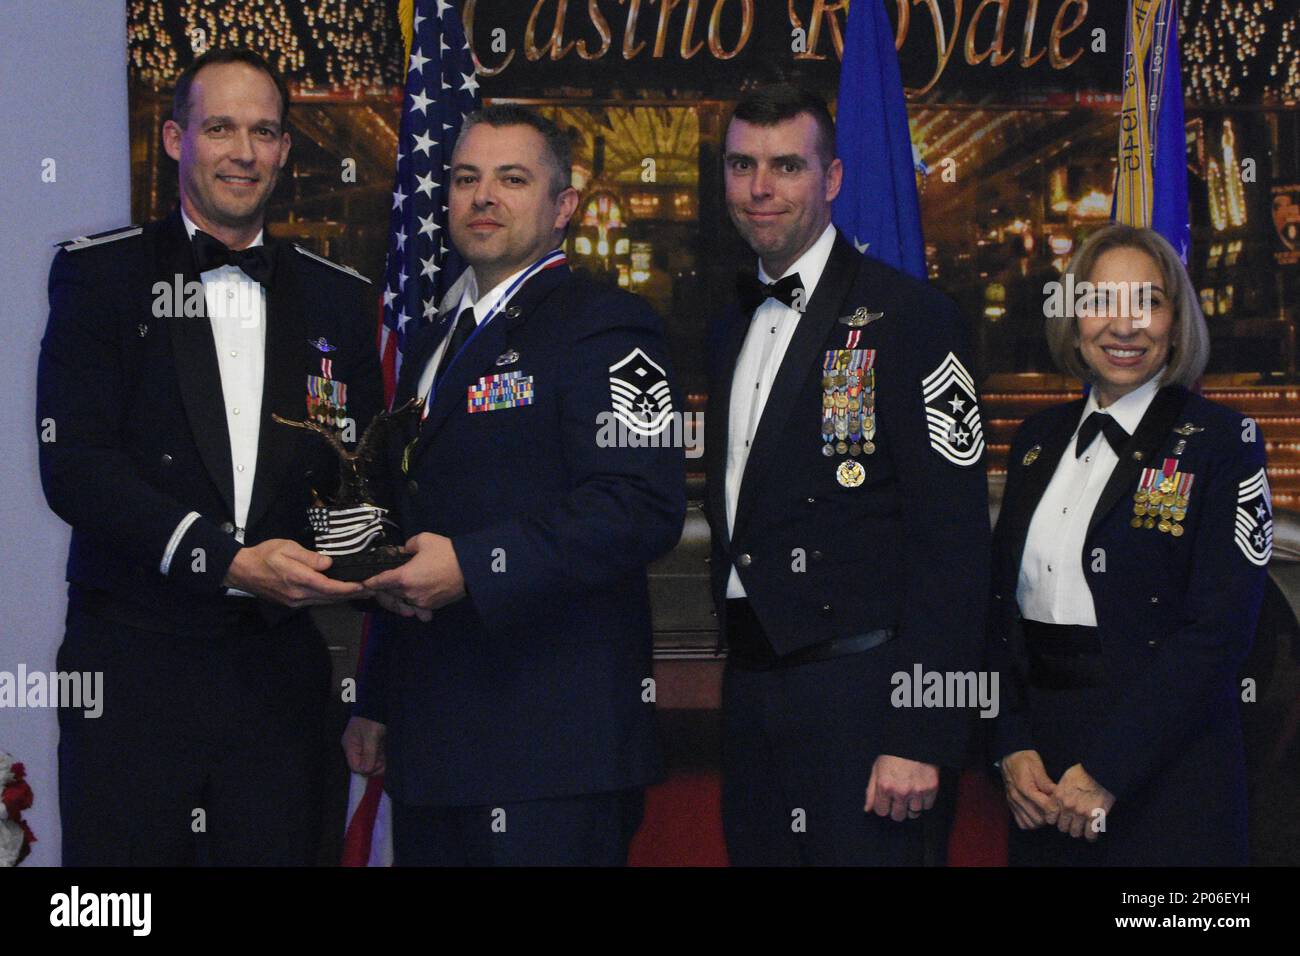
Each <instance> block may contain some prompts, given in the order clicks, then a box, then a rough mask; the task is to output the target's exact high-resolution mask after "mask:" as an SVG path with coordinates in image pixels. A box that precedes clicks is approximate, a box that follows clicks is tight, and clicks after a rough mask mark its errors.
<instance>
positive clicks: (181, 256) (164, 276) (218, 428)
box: [154, 211, 235, 515]
mask: <svg viewBox="0 0 1300 956" xmlns="http://www.w3.org/2000/svg"><path fill="white" fill-rule="evenodd" d="M155 242H157V250H158V252H157V257H156V259H155V261H156V262H157V273H156V275H155V277H154V278H155V280H156V281H159V282H165V283H166V284H167V287H168V288H171V287H172V284H173V283H175V282H178V281H179V282H180V283H181V287H182V289H183V290H186V291H188V290H189V289H190V288H193V286H192V285H191V283H194V284H195V285H199V284H200V279H199V274H198V271H197V266H195V264H194V252H193V250H192V248H191V246H190V238H189V236H188V235H186V233H185V224H184V223H182V222H181V215H180V212H179V211H177V212H173V213H172V214H171V215H170V216H168V217H167V220H166V222H165V223H164V224H163V226H162V228H161V229H160V230H159V232H158V235H157V237H156V239H155ZM177 277H179V279H178V278H177ZM199 301H200V302H201V303H202V310H201V313H202V314H200V315H189V316H187V315H184V314H181V315H174V316H172V317H171V318H169V319H168V321H167V324H168V327H169V328H170V330H171V340H172V355H173V357H174V359H175V362H176V376H177V378H178V380H179V381H178V384H179V386H180V390H181V400H182V402H183V404H184V405H185V417H186V418H187V419H188V421H189V423H190V431H191V432H192V433H193V436H194V444H195V445H196V446H197V447H198V449H199V456H200V457H201V458H202V459H203V464H204V465H205V466H206V467H207V469H208V474H209V475H211V476H212V480H213V482H214V483H215V484H216V486H217V489H218V490H219V491H220V492H221V497H222V499H223V500H224V501H225V502H226V507H227V509H229V512H230V514H231V515H233V514H234V513H235V476H234V471H233V470H232V468H231V465H230V433H229V432H228V431H227V429H226V410H225V407H224V403H223V398H222V391H221V369H220V367H219V366H218V365H217V346H216V342H215V340H214V339H213V337H212V323H211V321H210V320H209V319H208V314H207V312H208V308H207V300H206V299H205V298H204V296H203V295H202V293H200V295H199Z"/></svg>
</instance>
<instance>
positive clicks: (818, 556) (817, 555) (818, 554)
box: [808, 551, 825, 561]
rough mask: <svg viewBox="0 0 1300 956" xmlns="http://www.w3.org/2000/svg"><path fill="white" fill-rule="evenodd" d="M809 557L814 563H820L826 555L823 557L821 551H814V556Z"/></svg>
mask: <svg viewBox="0 0 1300 956" xmlns="http://www.w3.org/2000/svg"><path fill="white" fill-rule="evenodd" d="M808 557H810V558H812V559H813V560H814V561H820V560H821V559H822V558H823V557H825V555H823V554H822V553H821V552H820V551H814V552H812V554H810V555H808Z"/></svg>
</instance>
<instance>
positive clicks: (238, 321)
mask: <svg viewBox="0 0 1300 956" xmlns="http://www.w3.org/2000/svg"><path fill="white" fill-rule="evenodd" d="M181 221H182V222H184V224H185V231H186V233H187V234H188V235H189V237H190V238H191V239H193V238H194V233H195V232H197V231H198V226H196V225H195V224H194V222H193V221H192V220H191V219H190V217H189V216H187V215H186V214H185V210H184V209H181ZM262 238H263V233H262V231H261V230H259V231H258V233H257V237H256V238H255V239H253V241H252V242H251V243H249V246H248V247H249V248H252V247H253V246H260V245H261V244H262ZM199 279H200V280H201V281H202V282H203V299H204V304H205V306H206V308H207V315H208V321H209V322H210V323H211V325H212V340H213V343H214V344H215V346H216V350H217V369H218V371H219V372H220V374H221V397H222V405H223V406H224V407H225V411H226V430H227V432H228V434H229V436H230V465H231V473H232V475H233V476H234V483H235V487H234V491H235V515H234V517H235V539H236V540H237V541H239V543H240V544H243V542H244V525H245V523H246V522H247V521H248V506H249V503H250V502H251V501H252V498H253V479H254V477H255V476H256V473H257V441H258V433H259V429H260V419H261V416H262V382H263V377H264V374H265V369H266V298H265V295H264V291H263V289H262V286H261V284H260V283H258V282H257V281H255V280H253V279H250V278H249V277H248V275H247V274H246V273H245V272H244V271H243V270H242V269H239V268H237V267H236V266H231V265H226V266H221V267H219V268H216V269H209V270H207V271H206V272H203V273H201V274H200V275H199ZM182 321H184V320H182ZM303 387H304V388H305V387H306V382H305V381H304V383H303ZM198 516H199V515H198V512H190V513H189V514H188V515H186V516H185V518H183V519H182V520H181V523H180V524H179V525H177V527H176V531H175V532H173V534H172V537H171V540H170V541H169V542H168V547H167V550H166V553H165V554H164V555H163V561H162V564H161V565H160V567H159V570H160V571H162V573H163V574H166V573H167V572H168V569H169V568H170V566H171V560H172V557H173V555H174V553H175V550H176V547H177V546H178V545H179V544H180V541H181V538H183V537H184V536H185V532H186V531H187V530H189V526H190V525H191V524H193V523H194V520H195V519H196V518H198ZM230 593H232V594H242V593H243V592H240V591H234V590H233V589H232V590H231V592H230Z"/></svg>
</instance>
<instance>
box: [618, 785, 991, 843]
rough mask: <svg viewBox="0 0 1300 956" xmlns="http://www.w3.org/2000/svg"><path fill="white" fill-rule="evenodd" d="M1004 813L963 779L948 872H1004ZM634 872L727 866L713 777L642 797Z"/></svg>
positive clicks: (986, 792)
mask: <svg viewBox="0 0 1300 956" xmlns="http://www.w3.org/2000/svg"><path fill="white" fill-rule="evenodd" d="M1006 843H1007V811H1006V804H1005V803H1003V800H1002V795H1001V794H1000V793H999V792H998V791H996V790H995V789H994V788H993V785H992V784H991V783H990V782H989V779H988V778H987V777H986V776H985V775H984V774H981V773H972V772H967V773H964V774H962V777H961V780H960V781H959V783H958V786H957V816H956V819H955V820H954V821H953V828H952V837H951V839H950V841H949V844H948V857H949V862H950V864H951V865H952V866H1005V865H1006V862H1007V850H1006ZM629 862H630V863H631V865H632V866H726V865H727V850H726V847H725V846H724V844H723V840H722V811H721V793H720V788H719V783H718V775H717V774H716V773H683V774H674V775H672V776H670V777H669V778H668V780H666V781H665V782H664V783H662V784H660V785H659V786H657V787H651V788H650V790H649V792H648V793H647V794H646V810H645V823H644V824H642V826H641V831H640V832H639V833H638V834H637V835H636V839H635V840H633V841H632V851H631V854H630V859H629Z"/></svg>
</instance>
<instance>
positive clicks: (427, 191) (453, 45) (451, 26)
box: [379, 0, 480, 403]
mask: <svg viewBox="0 0 1300 956" xmlns="http://www.w3.org/2000/svg"><path fill="white" fill-rule="evenodd" d="M408 11H409V13H408ZM399 16H402V17H403V22H402V32H403V35H404V36H405V37H406V38H407V39H408V42H407V50H408V51H409V55H408V56H407V71H406V90H405V92H404V96H403V101H402V128H401V132H400V134H399V135H398V139H397V174H396V176H395V178H394V182H393V208H392V212H391V213H390V214H389V230H388V236H389V238H388V258H387V260H386V264H385V266H384V293H383V296H384V298H383V316H382V319H381V321H380V328H379V354H380V357H381V358H382V360H383V369H384V395H385V398H387V399H388V401H389V402H390V403H391V402H392V398H393V392H394V390H395V389H396V387H397V373H398V370H399V369H400V368H401V363H402V349H403V347H404V346H405V344H406V342H408V341H409V340H410V336H411V335H413V334H414V333H415V332H416V331H418V330H419V329H421V328H423V327H424V326H425V325H427V324H428V323H429V322H430V321H431V320H433V319H436V318H437V315H438V303H439V302H441V301H442V297H443V296H444V295H445V294H446V292H447V290H448V289H450V288H451V286H452V284H453V283H454V282H455V281H456V280H457V279H458V278H459V277H460V274H461V273H462V272H464V270H465V264H464V262H463V261H462V260H461V258H460V256H459V255H458V254H457V253H456V252H455V251H454V250H453V249H452V248H451V240H450V238H449V237H448V235H447V198H446V197H447V189H448V187H449V183H448V177H449V169H450V164H451V151H452V148H453V147H454V146H455V145H456V137H457V136H458V135H459V134H460V127H461V122H462V121H463V120H464V118H465V116H467V115H468V114H469V113H472V112H473V111H474V110H476V109H478V108H479V106H480V97H479V92H478V79H477V77H475V75H474V57H473V54H472V53H471V52H470V47H469V42H468V40H466V38H465V29H464V26H463V25H462V23H461V14H460V4H459V3H457V2H452V0H414V2H413V3H412V2H411V0H403V2H402V4H401V8H400V12H399Z"/></svg>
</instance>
